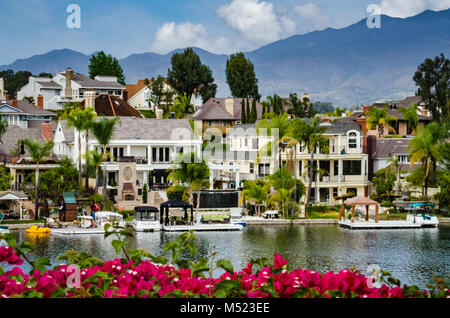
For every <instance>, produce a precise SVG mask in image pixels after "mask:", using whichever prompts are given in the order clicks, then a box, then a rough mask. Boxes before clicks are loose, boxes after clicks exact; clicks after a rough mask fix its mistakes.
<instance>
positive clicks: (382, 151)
mask: <svg viewBox="0 0 450 318" xmlns="http://www.w3.org/2000/svg"><path fill="white" fill-rule="evenodd" d="M410 140H411V138H380V139H377V144H376V150H375V152H374V153H373V158H391V157H392V156H393V155H394V154H407V153H408V151H407V150H406V148H407V147H408V144H409V141H410Z"/></svg>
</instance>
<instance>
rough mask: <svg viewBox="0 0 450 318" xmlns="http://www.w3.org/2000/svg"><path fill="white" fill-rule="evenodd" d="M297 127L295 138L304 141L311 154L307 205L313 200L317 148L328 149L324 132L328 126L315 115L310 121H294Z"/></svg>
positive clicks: (294, 130)
mask: <svg viewBox="0 0 450 318" xmlns="http://www.w3.org/2000/svg"><path fill="white" fill-rule="evenodd" d="M294 125H296V126H297V127H296V128H294V129H293V134H294V136H295V137H294V138H295V139H297V140H298V141H299V142H301V143H303V144H304V145H305V147H306V149H308V152H309V153H310V154H311V157H310V160H309V186H308V196H307V200H306V205H309V204H310V201H311V188H312V181H313V175H314V171H313V164H314V153H315V151H316V149H317V148H319V149H324V150H327V149H328V139H326V138H324V137H323V136H322V134H323V133H324V132H325V130H326V127H324V126H321V125H320V118H319V117H314V118H313V119H312V120H311V122H310V123H308V122H303V123H302V122H301V120H300V119H299V121H297V122H296V123H294Z"/></svg>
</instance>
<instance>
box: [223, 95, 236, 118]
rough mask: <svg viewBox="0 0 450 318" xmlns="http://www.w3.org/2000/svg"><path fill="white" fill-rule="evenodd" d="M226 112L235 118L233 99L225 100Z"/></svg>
mask: <svg viewBox="0 0 450 318" xmlns="http://www.w3.org/2000/svg"><path fill="white" fill-rule="evenodd" d="M225 110H226V111H227V112H228V113H229V114H231V116H234V99H233V98H225Z"/></svg>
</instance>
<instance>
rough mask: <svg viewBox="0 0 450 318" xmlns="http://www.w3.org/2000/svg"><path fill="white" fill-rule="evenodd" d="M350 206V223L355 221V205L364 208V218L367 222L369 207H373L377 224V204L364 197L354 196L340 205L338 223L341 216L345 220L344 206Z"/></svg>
mask: <svg viewBox="0 0 450 318" xmlns="http://www.w3.org/2000/svg"><path fill="white" fill-rule="evenodd" d="M346 204H350V205H351V206H352V220H351V221H352V222H354V220H355V207H356V206H357V205H365V206H366V217H365V220H366V221H369V206H370V205H375V223H378V207H379V203H378V202H377V201H375V200H372V199H370V198H367V197H364V196H356V197H353V198H350V199H347V200H345V201H344V202H343V203H342V206H341V210H340V211H339V221H340V220H341V219H342V216H343V215H344V218H345V213H344V212H345V205H346Z"/></svg>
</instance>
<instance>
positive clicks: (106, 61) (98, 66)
mask: <svg viewBox="0 0 450 318" xmlns="http://www.w3.org/2000/svg"><path fill="white" fill-rule="evenodd" d="M97 75H103V76H116V77H117V81H118V82H119V83H121V84H122V85H125V75H124V74H123V69H122V67H121V66H120V64H119V61H118V60H117V59H116V58H115V57H113V56H112V55H111V54H108V55H106V53H105V52H103V51H100V52H98V53H97V54H96V55H92V56H91V58H90V59H89V77H90V78H91V79H94V78H95V77H96V76H97Z"/></svg>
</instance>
